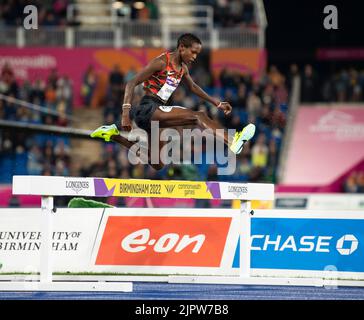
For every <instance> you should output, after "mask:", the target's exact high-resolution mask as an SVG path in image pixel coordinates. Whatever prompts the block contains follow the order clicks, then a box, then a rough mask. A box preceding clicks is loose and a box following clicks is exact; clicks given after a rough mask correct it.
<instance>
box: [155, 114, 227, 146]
mask: <svg viewBox="0 0 364 320" xmlns="http://www.w3.org/2000/svg"><path fill="white" fill-rule="evenodd" d="M152 121H159V127H160V128H172V127H178V126H189V125H192V126H198V127H201V128H202V129H212V131H213V133H214V135H215V136H217V137H220V138H222V139H223V140H224V142H225V143H226V144H227V145H228V144H229V142H230V141H229V136H228V133H227V132H226V130H225V129H224V128H223V127H221V126H220V124H219V123H218V122H216V121H214V120H212V119H210V118H209V117H208V116H207V115H206V114H205V113H204V112H203V111H193V110H191V109H185V108H172V109H171V110H170V111H168V112H165V111H162V110H160V109H157V110H156V111H155V112H154V113H153V116H152ZM217 129H222V130H224V131H222V130H217Z"/></svg>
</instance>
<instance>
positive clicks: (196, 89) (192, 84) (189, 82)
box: [183, 65, 232, 115]
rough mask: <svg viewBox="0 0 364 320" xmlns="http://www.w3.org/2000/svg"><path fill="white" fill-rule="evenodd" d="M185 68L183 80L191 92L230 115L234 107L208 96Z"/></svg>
mask: <svg viewBox="0 0 364 320" xmlns="http://www.w3.org/2000/svg"><path fill="white" fill-rule="evenodd" d="M183 68H184V75H183V78H184V81H185V83H186V84H187V87H188V89H189V90H191V92H193V93H194V94H195V95H197V96H199V97H200V98H201V99H203V100H205V101H208V102H210V103H212V104H213V105H214V106H215V107H217V108H219V109H221V110H223V111H224V114H226V115H228V114H229V113H230V112H231V109H232V107H231V105H230V103H229V102H222V101H219V100H217V99H215V98H213V97H211V96H210V95H208V94H207V93H206V92H205V91H204V90H203V89H202V88H201V87H200V86H198V85H197V84H196V83H195V82H194V81H193V79H192V77H191V75H190V72H189V71H188V68H187V66H186V65H184V66H183Z"/></svg>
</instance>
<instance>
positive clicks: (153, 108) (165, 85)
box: [91, 33, 255, 169]
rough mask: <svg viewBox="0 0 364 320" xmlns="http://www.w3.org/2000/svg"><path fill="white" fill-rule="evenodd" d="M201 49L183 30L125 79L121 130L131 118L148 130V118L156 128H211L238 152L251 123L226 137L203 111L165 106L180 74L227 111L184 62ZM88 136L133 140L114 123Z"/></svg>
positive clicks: (128, 127) (193, 89) (251, 133)
mask: <svg viewBox="0 0 364 320" xmlns="http://www.w3.org/2000/svg"><path fill="white" fill-rule="evenodd" d="M201 49H202V44H201V40H200V39H199V38H197V37H196V36H195V35H193V34H190V33H187V34H183V35H181V36H180V37H179V39H178V42H177V49H176V50H175V51H173V52H168V51H167V52H165V53H163V54H161V55H159V56H158V57H156V58H154V59H153V60H152V61H151V62H150V63H149V64H148V65H147V66H146V67H144V68H143V69H142V70H141V71H140V72H138V73H137V74H136V75H135V77H134V78H133V79H131V80H130V81H128V83H127V84H126V88H125V95H124V103H123V105H122V118H121V128H122V129H123V130H126V131H131V129H132V120H133V121H134V122H135V123H136V125H137V126H138V127H139V128H141V129H144V130H145V131H147V132H148V133H150V130H151V121H158V122H159V127H160V128H174V127H178V126H196V127H200V128H202V129H211V130H212V132H213V133H214V135H215V136H216V137H220V138H222V139H223V140H224V142H225V144H226V145H227V146H228V147H229V148H230V150H231V151H232V152H233V153H235V154H238V153H240V152H241V150H242V148H243V145H244V143H245V142H246V141H248V140H250V139H251V138H252V137H253V136H254V133H255V125H254V124H248V125H247V126H246V127H244V128H243V130H242V131H240V132H236V134H235V136H234V137H233V138H229V136H228V133H227V130H217V129H223V128H222V127H221V126H220V125H219V123H217V122H216V121H214V120H212V119H210V118H209V117H208V116H207V115H206V114H205V113H204V112H201V111H193V110H191V109H187V108H183V107H178V106H168V100H169V98H170V97H171V95H172V93H173V92H174V91H175V90H176V89H177V87H178V85H179V83H180V82H181V80H182V78H183V79H184V80H185V82H186V84H187V86H188V88H189V90H190V91H191V92H193V93H194V94H196V95H197V96H199V97H200V98H202V99H203V100H205V101H208V102H210V103H211V104H213V105H214V106H215V107H217V108H218V109H221V110H223V112H224V114H225V115H228V114H229V113H230V112H231V109H232V107H231V105H230V104H229V103H228V102H223V101H219V100H217V99H215V98H213V97H211V96H209V95H208V94H207V93H206V92H205V91H204V90H202V89H201V88H200V87H199V86H198V85H197V84H196V83H195V82H194V81H193V79H192V78H191V76H190V74H189V71H188V66H189V65H190V64H191V63H193V62H194V61H195V60H196V58H197V56H198V54H199V53H200V52H201ZM142 82H143V83H144V91H145V95H144V96H143V98H142V100H141V102H140V104H139V105H138V106H132V104H131V103H132V100H133V94H134V89H135V87H136V86H137V85H139V84H141V83H142ZM222 132H223V134H222ZM91 137H93V138H96V137H97V138H102V139H104V140H105V141H110V140H112V141H115V142H118V143H120V144H122V145H123V146H125V147H126V148H130V147H131V146H132V145H133V142H130V141H128V140H127V139H125V138H124V137H122V136H120V134H119V130H118V129H117V127H116V125H115V124H112V125H109V126H101V127H99V128H97V129H96V130H95V131H94V132H92V134H91ZM149 145H150V144H149ZM151 165H152V166H153V167H154V168H155V169H161V168H162V167H163V164H158V165H153V164H151Z"/></svg>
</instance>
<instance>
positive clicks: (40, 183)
mask: <svg viewBox="0 0 364 320" xmlns="http://www.w3.org/2000/svg"><path fill="white" fill-rule="evenodd" d="M126 185H127V186H128V188H126V187H125V186H126ZM148 186H149V187H150V186H153V187H154V188H149V187H148ZM191 188H193V189H195V190H194V192H192V193H191V192H190V189H191ZM153 190H154V191H153ZM13 194H14V195H38V196H41V216H42V218H41V235H42V236H41V237H42V245H41V248H40V276H39V286H38V290H55V291H62V290H67V288H68V289H69V290H73V288H74V287H75V286H77V285H76V284H75V283H71V282H69V283H67V282H64V283H57V282H55V281H53V277H52V225H53V217H54V214H55V212H56V210H55V208H54V201H53V197H55V196H85V197H110V196H116V197H148V198H149V197H151V198H152V197H153V198H189V199H221V200H240V201H241V205H240V219H239V221H240V222H239V224H240V226H239V230H240V231H239V235H240V270H239V277H223V276H218V277H210V276H204V277H199V276H194V277H191V276H189V277H183V276H180V277H178V276H177V277H174V276H170V282H194V283H198V282H200V283H206V281H208V282H209V283H235V284H237V283H253V282H254V281H253V282H252V281H251V280H249V279H251V278H250V228H251V221H250V220H251V214H252V211H251V201H252V200H274V185H273V184H265V183H229V182H212V181H207V182H200V181H164V180H146V179H109V178H81V177H61V176H14V177H13ZM233 278H234V279H233ZM237 278H238V279H240V281H237ZM275 282H276V281H275ZM78 283H80V282H78ZM96 284H97V285H96ZM96 284H95V283H92V282H84V283H80V285H81V286H80V287H79V290H80V291H87V290H89V291H95V290H98V291H100V290H101V291H125V292H127V291H132V283H131V282H122V283H118V284H117V285H115V284H114V283H110V282H104V283H102V282H97V283H96ZM280 284H282V283H280ZM3 288H4V287H3ZM3 290H4V289H3ZM5 290H26V289H24V283H22V282H12V283H11V284H7V286H6V288H5Z"/></svg>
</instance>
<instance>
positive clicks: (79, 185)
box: [66, 181, 89, 193]
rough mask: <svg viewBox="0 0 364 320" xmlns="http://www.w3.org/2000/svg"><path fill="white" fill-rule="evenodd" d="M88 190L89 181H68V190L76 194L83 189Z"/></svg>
mask: <svg viewBox="0 0 364 320" xmlns="http://www.w3.org/2000/svg"><path fill="white" fill-rule="evenodd" d="M88 188H89V183H88V181H66V189H72V190H73V191H74V192H76V193H79V192H80V191H81V190H82V189H88Z"/></svg>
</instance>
